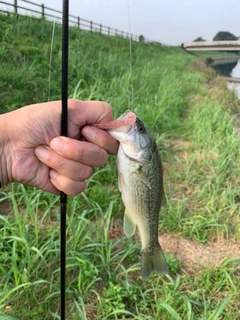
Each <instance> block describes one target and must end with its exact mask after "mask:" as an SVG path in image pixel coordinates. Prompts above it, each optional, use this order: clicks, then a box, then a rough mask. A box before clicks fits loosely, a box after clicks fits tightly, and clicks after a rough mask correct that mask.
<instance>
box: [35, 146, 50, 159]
mask: <svg viewBox="0 0 240 320" xmlns="http://www.w3.org/2000/svg"><path fill="white" fill-rule="evenodd" d="M35 155H36V156H37V157H38V159H40V160H47V159H48V157H49V150H48V149H47V148H46V147H43V146H39V147H37V148H35Z"/></svg>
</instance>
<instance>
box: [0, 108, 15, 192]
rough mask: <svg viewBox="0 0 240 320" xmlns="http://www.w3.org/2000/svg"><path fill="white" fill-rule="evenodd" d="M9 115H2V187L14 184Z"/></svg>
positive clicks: (0, 124)
mask: <svg viewBox="0 0 240 320" xmlns="http://www.w3.org/2000/svg"><path fill="white" fill-rule="evenodd" d="M8 131H9V125H8V115H7V114H1V115H0V183H1V186H4V185H5V184H8V183H10V182H12V179H11V166H12V165H11V163H12V161H11V147H10V139H9V132H8Z"/></svg>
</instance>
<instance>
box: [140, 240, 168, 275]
mask: <svg viewBox="0 0 240 320" xmlns="http://www.w3.org/2000/svg"><path fill="white" fill-rule="evenodd" d="M153 271H155V272H157V273H159V274H167V273H168V265H167V263H166V260H165V258H164V255H163V252H162V249H161V247H160V246H159V247H157V248H156V249H155V250H153V251H147V250H142V260H141V274H142V278H143V279H144V280H146V279H148V278H149V277H150V275H151V273H152V272H153Z"/></svg>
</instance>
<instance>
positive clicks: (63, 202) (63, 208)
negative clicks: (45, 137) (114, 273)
mask: <svg viewBox="0 0 240 320" xmlns="http://www.w3.org/2000/svg"><path fill="white" fill-rule="evenodd" d="M68 20H69V1H68V0H63V11H62V116H61V135H62V136H65V137H67V135H68V125H67V124H68V32H69V31H68V29H69V21H68ZM66 215H67V195H66V194H65V193H64V192H62V191H61V192H60V216H61V218H60V279H61V280H60V281H61V284H60V292H61V320H65V305H66V283H65V278H66Z"/></svg>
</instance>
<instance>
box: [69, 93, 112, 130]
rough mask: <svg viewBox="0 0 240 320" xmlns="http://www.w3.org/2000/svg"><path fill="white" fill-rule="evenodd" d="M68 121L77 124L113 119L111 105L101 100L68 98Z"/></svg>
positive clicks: (82, 124) (83, 124)
mask: <svg viewBox="0 0 240 320" xmlns="http://www.w3.org/2000/svg"><path fill="white" fill-rule="evenodd" d="M68 110H69V119H70V121H71V122H72V123H73V124H75V125H77V126H85V125H87V124H90V125H91V124H94V123H101V122H109V121H112V120H113V112H112V107H111V106H110V105H109V104H108V103H106V102H102V101H81V100H76V99H70V100H68Z"/></svg>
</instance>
